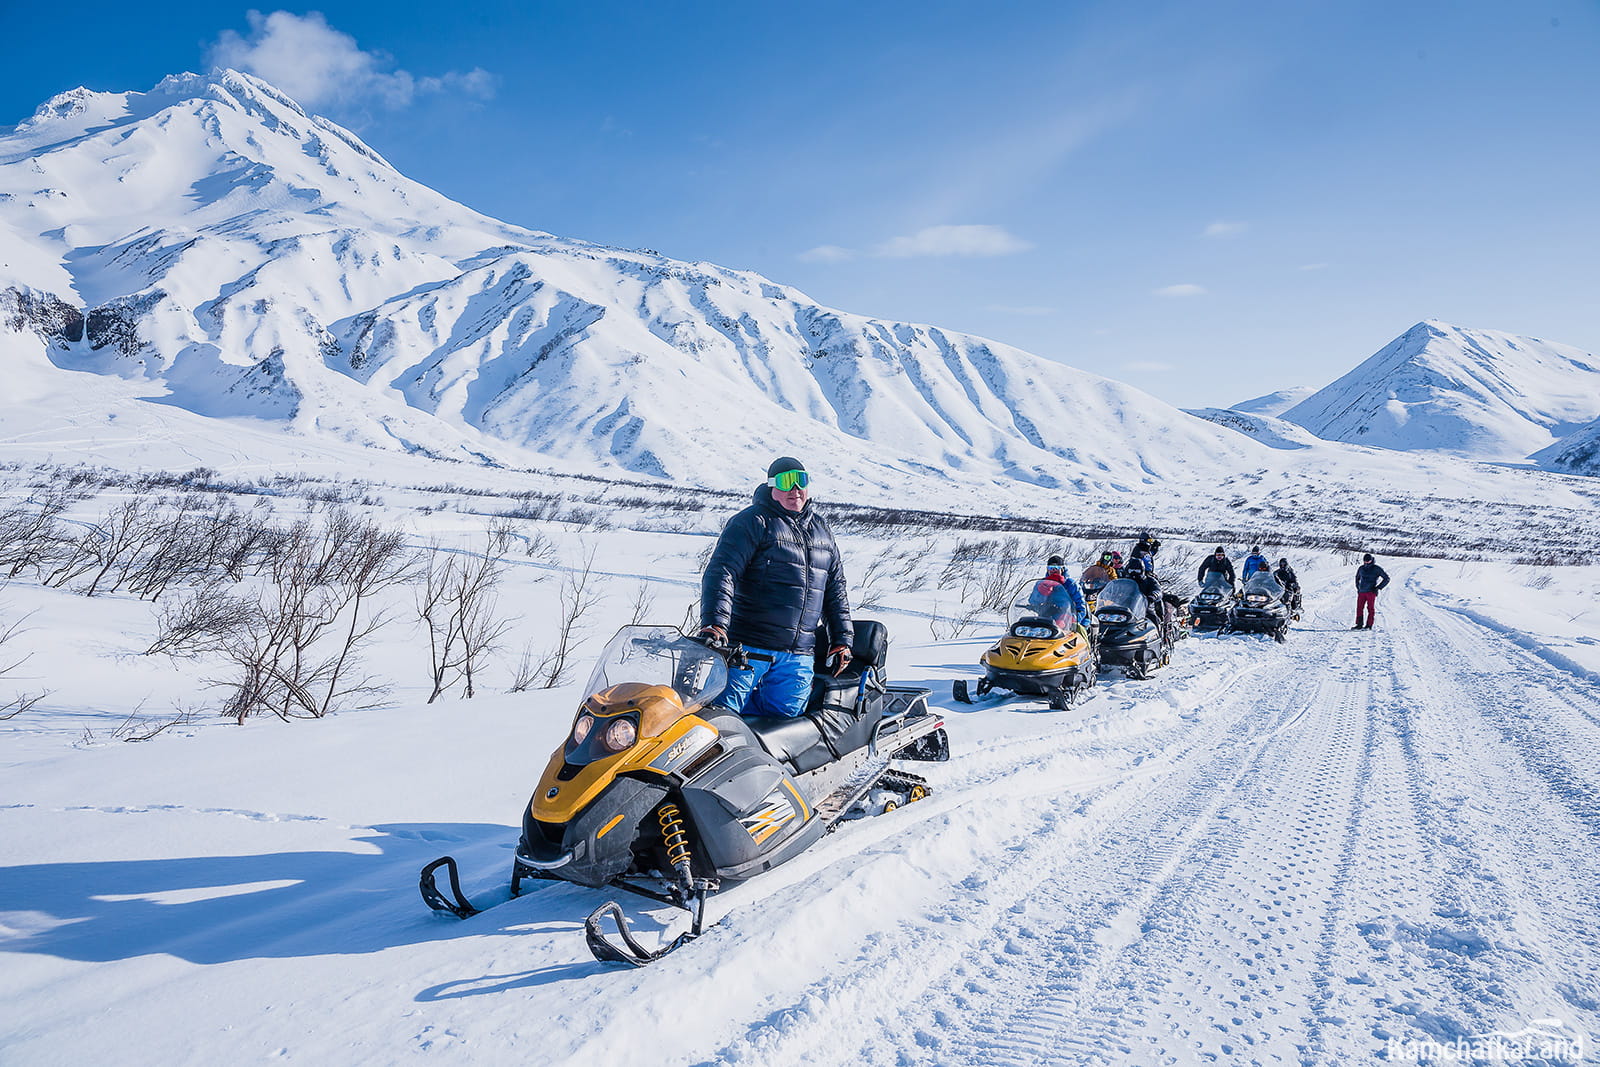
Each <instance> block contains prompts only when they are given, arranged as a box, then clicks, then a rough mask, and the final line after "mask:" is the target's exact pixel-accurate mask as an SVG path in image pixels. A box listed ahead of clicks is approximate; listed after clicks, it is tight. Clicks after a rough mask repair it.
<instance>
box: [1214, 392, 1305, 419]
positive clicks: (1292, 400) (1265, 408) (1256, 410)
mask: <svg viewBox="0 0 1600 1067" xmlns="http://www.w3.org/2000/svg"><path fill="white" fill-rule="evenodd" d="M1316 391H1317V389H1316V386H1312V385H1296V386H1293V387H1291V388H1288V389H1279V390H1278V391H1277V392H1275V393H1268V394H1267V395H1265V396H1258V397H1256V398H1254V399H1253V400H1245V401H1243V402H1241V403H1238V404H1234V405H1233V406H1232V407H1231V408H1229V409H1228V410H1230V411H1239V412H1243V413H1244V414H1246V415H1266V416H1269V417H1271V418H1277V417H1278V416H1279V415H1282V414H1283V413H1284V412H1285V411H1288V410H1289V409H1290V408H1292V407H1294V406H1295V405H1296V404H1298V403H1300V401H1302V400H1304V399H1305V398H1306V397H1308V396H1310V395H1311V394H1312V393H1315V392H1316Z"/></svg>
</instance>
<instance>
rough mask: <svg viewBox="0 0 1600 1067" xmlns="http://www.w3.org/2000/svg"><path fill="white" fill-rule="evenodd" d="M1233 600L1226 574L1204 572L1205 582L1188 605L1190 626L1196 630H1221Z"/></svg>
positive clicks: (1231, 586)
mask: <svg viewBox="0 0 1600 1067" xmlns="http://www.w3.org/2000/svg"><path fill="white" fill-rule="evenodd" d="M1233 598H1234V589H1233V583H1232V582H1230V581H1229V580H1228V576H1227V575H1226V574H1222V573H1220V572H1218V571H1208V572H1206V576H1205V580H1204V581H1202V582H1201V583H1200V592H1199V593H1197V594H1195V598H1194V600H1193V601H1191V602H1190V604H1189V618H1190V619H1191V620H1192V621H1191V623H1190V625H1191V626H1193V627H1194V629H1196V630H1217V629H1221V628H1222V626H1223V625H1225V624H1226V623H1227V621H1228V612H1229V611H1230V610H1232V608H1233Z"/></svg>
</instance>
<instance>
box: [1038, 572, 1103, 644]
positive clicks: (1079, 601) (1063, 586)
mask: <svg viewBox="0 0 1600 1067" xmlns="http://www.w3.org/2000/svg"><path fill="white" fill-rule="evenodd" d="M1052 586H1053V587H1054V588H1052ZM1033 597H1034V598H1035V599H1037V600H1038V602H1039V603H1038V607H1039V609H1040V610H1039V614H1040V615H1041V616H1043V617H1044V618H1047V619H1051V620H1052V621H1058V618H1059V617H1062V616H1064V615H1065V614H1066V612H1065V611H1064V610H1062V609H1065V608H1070V609H1071V613H1072V623H1071V625H1070V626H1068V625H1065V624H1063V625H1062V629H1072V630H1076V631H1078V633H1080V634H1082V635H1083V636H1084V638H1085V639H1089V637H1090V633H1089V631H1088V630H1087V629H1086V628H1085V627H1084V624H1083V621H1084V620H1085V619H1086V618H1088V617H1089V606H1088V605H1087V604H1086V603H1084V599H1083V590H1082V589H1080V588H1078V583H1077V582H1075V581H1073V580H1072V579H1071V578H1070V577H1068V575H1067V571H1066V564H1065V563H1064V562H1063V561H1062V559H1061V557H1060V556H1051V557H1050V559H1049V561H1048V562H1047V563H1046V564H1045V571H1044V577H1043V578H1041V579H1039V582H1038V584H1037V585H1035V586H1034V587H1033Z"/></svg>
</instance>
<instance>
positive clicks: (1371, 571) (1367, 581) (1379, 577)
mask: <svg viewBox="0 0 1600 1067" xmlns="http://www.w3.org/2000/svg"><path fill="white" fill-rule="evenodd" d="M1388 584H1389V572H1388V571H1386V570H1384V569H1383V568H1382V567H1380V566H1378V564H1377V563H1376V562H1374V561H1373V559H1372V553H1371V552H1368V553H1366V554H1365V555H1363V556H1362V557H1361V566H1359V567H1357V568H1356V624H1355V625H1354V626H1352V627H1350V629H1352V630H1370V629H1372V624H1373V622H1374V620H1375V619H1376V618H1377V615H1378V593H1379V592H1380V591H1381V590H1382V589H1383V587H1384V586H1386V585H1388ZM1363 613H1365V615H1366V620H1367V621H1366V622H1362V621H1361V618H1362V614H1363Z"/></svg>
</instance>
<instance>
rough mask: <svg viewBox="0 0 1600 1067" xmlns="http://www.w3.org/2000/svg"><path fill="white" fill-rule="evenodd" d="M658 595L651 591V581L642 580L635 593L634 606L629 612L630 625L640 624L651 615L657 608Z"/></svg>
mask: <svg viewBox="0 0 1600 1067" xmlns="http://www.w3.org/2000/svg"><path fill="white" fill-rule="evenodd" d="M655 606H656V597H655V594H654V593H652V592H651V591H650V583H649V582H645V581H641V582H640V583H639V587H638V588H637V589H635V590H634V593H633V607H632V609H631V610H630V611H629V613H628V625H629V626H638V625H639V624H640V623H642V622H644V621H645V620H646V619H648V618H649V617H650V613H651V612H652V611H653V610H655Z"/></svg>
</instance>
